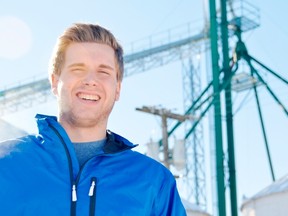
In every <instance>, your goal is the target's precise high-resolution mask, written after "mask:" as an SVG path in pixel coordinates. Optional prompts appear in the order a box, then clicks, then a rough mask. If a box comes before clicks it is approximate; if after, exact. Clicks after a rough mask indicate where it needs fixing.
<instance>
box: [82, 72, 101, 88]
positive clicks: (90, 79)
mask: <svg viewBox="0 0 288 216" xmlns="http://www.w3.org/2000/svg"><path fill="white" fill-rule="evenodd" d="M98 82H99V80H98V79H97V75H96V73H94V72H93V71H91V72H88V73H87V74H86V76H85V78H84V79H83V84H85V85H89V86H96V85H97V83H98Z"/></svg>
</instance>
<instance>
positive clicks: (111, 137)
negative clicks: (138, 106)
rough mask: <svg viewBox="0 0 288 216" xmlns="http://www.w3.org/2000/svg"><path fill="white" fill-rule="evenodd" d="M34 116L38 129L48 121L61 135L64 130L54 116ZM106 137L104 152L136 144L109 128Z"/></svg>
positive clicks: (111, 152)
mask: <svg viewBox="0 0 288 216" xmlns="http://www.w3.org/2000/svg"><path fill="white" fill-rule="evenodd" d="M35 118H36V119H37V120H38V127H39V129H40V128H41V126H40V125H43V123H44V122H46V124H47V123H48V124H52V125H54V126H56V128H57V129H58V130H60V131H59V132H60V134H62V136H63V131H62V132H61V130H64V128H63V127H62V126H61V125H60V124H59V123H58V121H57V117H56V116H48V115H43V114H37V115H36V117H35ZM40 119H41V120H40ZM39 120H40V121H39ZM43 120H44V121H43ZM64 131H65V130H64ZM106 137H107V141H106V144H105V145H104V147H103V151H104V153H105V154H114V153H118V152H122V151H125V150H128V149H132V148H134V147H136V146H137V145H135V144H133V143H131V142H130V141H129V140H127V139H125V138H124V137H122V136H120V135H118V134H116V133H113V132H111V131H110V130H107V132H106Z"/></svg>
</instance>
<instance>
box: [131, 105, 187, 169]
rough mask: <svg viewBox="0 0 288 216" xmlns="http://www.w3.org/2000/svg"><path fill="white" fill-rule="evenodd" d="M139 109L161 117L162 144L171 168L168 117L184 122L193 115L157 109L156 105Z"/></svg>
mask: <svg viewBox="0 0 288 216" xmlns="http://www.w3.org/2000/svg"><path fill="white" fill-rule="evenodd" d="M136 110H137V111H142V112H146V113H150V114H153V115H157V116H160V117H161V122H162V145H163V154H164V160H163V163H164V165H165V166H166V167H167V168H168V169H169V168H170V162H169V158H170V156H169V145H168V132H167V119H168V118H170V119H176V120H178V121H179V122H183V121H185V120H186V119H189V118H191V115H179V114H176V113H172V112H171V111H169V110H167V109H164V108H161V109H157V108H156V107H148V106H143V107H142V108H136Z"/></svg>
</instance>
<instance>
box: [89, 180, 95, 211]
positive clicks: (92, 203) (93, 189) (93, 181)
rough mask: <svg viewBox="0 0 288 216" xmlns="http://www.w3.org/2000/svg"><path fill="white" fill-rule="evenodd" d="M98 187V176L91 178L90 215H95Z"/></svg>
mask: <svg viewBox="0 0 288 216" xmlns="http://www.w3.org/2000/svg"><path fill="white" fill-rule="evenodd" d="M96 189H97V178H95V177H92V178H91V186H90V190H89V194H88V195H89V196H90V210H89V216H95V209H96Z"/></svg>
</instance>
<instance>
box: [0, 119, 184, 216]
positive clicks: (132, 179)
mask: <svg viewBox="0 0 288 216" xmlns="http://www.w3.org/2000/svg"><path fill="white" fill-rule="evenodd" d="M36 117H37V122H38V128H39V134H38V135H29V136H26V137H22V138H19V139H15V140H8V141H5V142H2V143H0V215H1V216H2V215H3V216H46V215H47V216H73V215H76V216H92V215H97V216H121V215H123V216H124V215H125V216H142V215H143V216H144V215H145V216H146V215H147V216H148V215H173V216H182V215H186V213H185V210H184V207H183V205H182V203H181V200H180V197H179V194H178V191H177V188H176V182H175V179H174V177H173V176H172V174H171V173H170V172H169V171H168V169H166V168H165V167H164V166H163V165H161V164H160V163H158V162H156V161H154V160H153V159H151V158H149V157H147V156H145V155H142V154H140V153H138V152H135V151H132V150H131V149H132V148H133V147H135V145H133V144H132V143H130V142H129V141H128V140H126V139H125V138H123V137H121V136H119V135H117V134H114V133H112V132H109V131H108V132H107V142H106V144H105V145H104V147H103V150H102V152H100V153H98V154H97V155H95V156H94V157H93V158H91V159H90V160H88V161H87V162H86V163H85V164H84V165H83V166H82V168H80V167H79V164H78V161H77V157H76V154H75V152H74V148H73V144H72V143H71V141H70V139H69V137H68V135H67V133H66V132H65V130H64V129H63V127H62V126H61V125H60V124H59V123H58V122H57V119H56V117H52V116H44V115H37V116H36Z"/></svg>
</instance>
